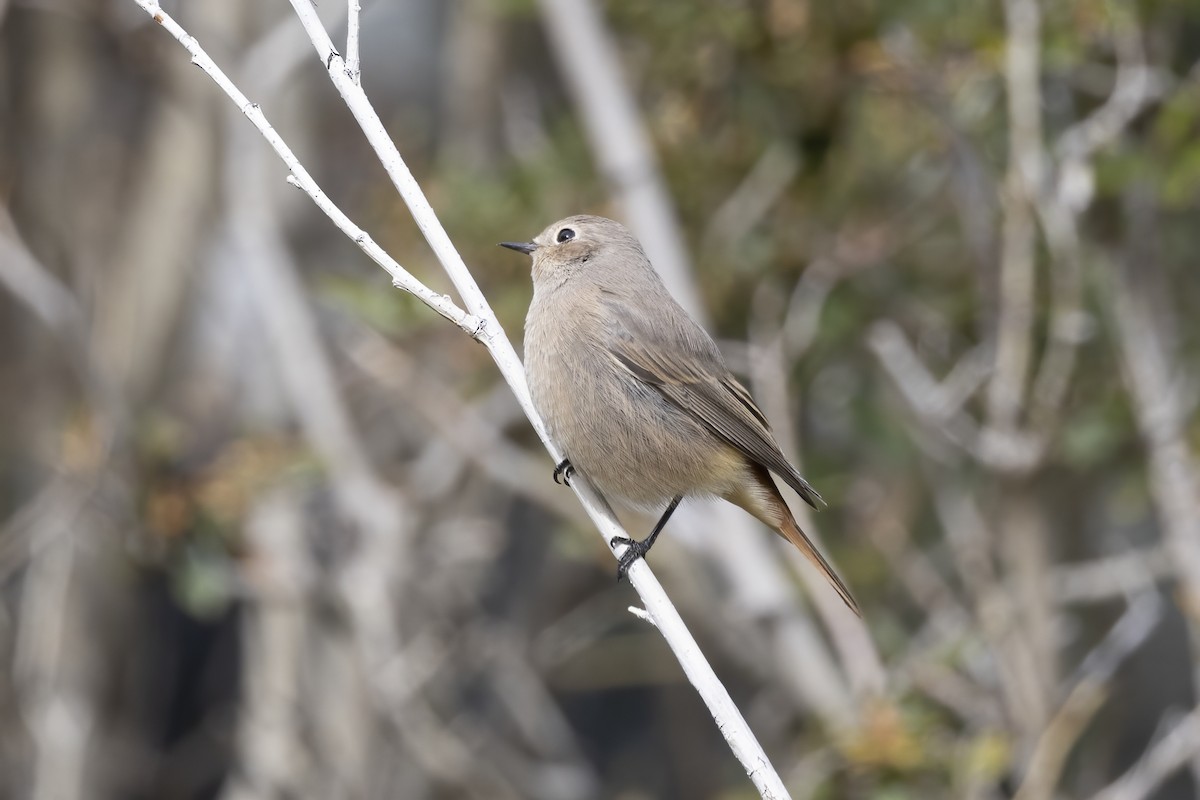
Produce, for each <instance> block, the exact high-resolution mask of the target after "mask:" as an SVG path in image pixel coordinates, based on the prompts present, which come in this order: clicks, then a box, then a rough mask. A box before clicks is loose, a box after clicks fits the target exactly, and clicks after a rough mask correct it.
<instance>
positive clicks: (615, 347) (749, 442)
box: [609, 319, 825, 508]
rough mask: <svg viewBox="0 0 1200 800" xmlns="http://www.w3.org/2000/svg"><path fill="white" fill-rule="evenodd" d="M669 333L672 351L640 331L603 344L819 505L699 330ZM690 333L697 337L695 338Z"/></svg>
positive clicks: (813, 491) (636, 373) (641, 376)
mask: <svg viewBox="0 0 1200 800" xmlns="http://www.w3.org/2000/svg"><path fill="white" fill-rule="evenodd" d="M687 323H691V320H690V319H688V320H687ZM692 325H693V326H694V323H692ZM689 327H690V326H689ZM660 330H661V329H660ZM674 330H675V331H676V332H679V333H681V334H683V335H682V336H681V341H680V342H678V343H677V344H679V345H680V346H678V347H675V346H672V347H670V348H667V347H664V346H662V345H661V344H659V343H657V342H656V341H655V340H654V338H653V334H652V333H650V332H648V331H645V330H644V329H643V330H641V331H636V332H633V333H632V334H631V335H628V336H618V337H615V338H614V339H613V340H612V341H611V342H610V343H609V351H610V353H611V354H612V356H613V358H614V359H616V361H617V363H619V364H620V365H621V366H623V367H624V368H625V369H627V370H629V372H630V373H631V374H633V376H634V377H636V378H637V379H638V380H640V381H642V382H643V383H645V384H647V385H648V386H651V387H653V388H654V389H656V390H658V392H660V393H661V394H662V395H663V397H665V398H666V399H667V400H668V401H670V402H671V403H672V404H674V405H675V406H677V407H678V408H680V409H681V410H683V411H685V412H687V413H688V414H691V415H692V416H694V417H695V418H696V419H698V420H700V421H701V422H703V423H704V424H705V425H706V426H708V428H709V429H710V430H711V431H712V432H713V433H715V434H716V435H717V436H718V437H720V438H721V439H723V440H724V441H726V442H727V443H729V444H730V445H731V446H733V447H734V448H736V449H737V450H739V451H740V452H741V453H742V454H743V455H745V456H746V457H747V458H749V459H750V460H751V461H754V462H755V463H757V464H761V465H762V466H764V467H766V468H767V469H769V470H771V471H772V472H774V473H775V474H776V475H778V476H779V477H781V478H783V479H784V481H786V482H787V484H788V485H789V486H791V487H792V488H793V489H795V490H796V492H797V493H798V494H799V495H800V496H801V497H802V498H804V501H805V502H806V503H808V504H809V505H810V506H812V507H813V508H816V507H817V503H822V504H823V503H824V502H825V501H824V500H822V499H821V495H820V494H818V493H817V490H816V489H814V488H813V487H812V486H810V485H809V484H808V481H806V480H804V478H803V477H802V476H801V475H800V473H799V472H797V471H796V468H795V467H793V466H792V465H791V464H790V463H788V460H787V458H786V457H784V455H783V453H782V452H781V451H780V449H779V445H778V444H776V442H775V437H774V436H773V435H772V434H771V428H770V426H769V425H768V424H767V418H766V417H765V416H764V415H763V413H762V411H761V410H759V408H758V405H757V404H755V402H754V400H753V398H751V397H750V393H749V392H748V391H746V388H745V387H744V386H742V385H741V384H740V383H738V381H737V379H735V378H734V377H733V375H732V374H730V372H729V370H728V369H726V367H725V365H724V363H723V362H722V361H721V360H720V355H719V354H717V352H716V345H714V344H712V340H711V339H708V335H707V334H705V333H703V331H701V330H700V328H699V326H695V332H693V331H690V330H687V329H686V328H685V329H684V330H682V331H681V330H680V329H679V327H674ZM694 333H699V335H700V337H702V338H700V339H697V338H696V337H695V335H694ZM688 334H693V335H688ZM668 352H669V353H670V355H669V356H667V353H668Z"/></svg>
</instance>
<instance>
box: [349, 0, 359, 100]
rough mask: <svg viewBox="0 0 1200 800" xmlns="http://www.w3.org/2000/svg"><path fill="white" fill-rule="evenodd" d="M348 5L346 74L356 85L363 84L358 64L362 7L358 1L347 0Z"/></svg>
mask: <svg viewBox="0 0 1200 800" xmlns="http://www.w3.org/2000/svg"><path fill="white" fill-rule="evenodd" d="M346 5H347V9H346V74H348V75H349V76H350V77H351V78H353V79H354V82H355V83H362V69H361V68H360V67H359V62H358V18H359V12H361V11H362V5H361V4H360V3H359V2H358V0H347V4H346Z"/></svg>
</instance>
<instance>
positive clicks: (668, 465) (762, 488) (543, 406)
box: [500, 215, 862, 616]
mask: <svg viewBox="0 0 1200 800" xmlns="http://www.w3.org/2000/svg"><path fill="white" fill-rule="evenodd" d="M500 246H501V247H506V248H508V249H510V250H516V251H518V252H521V253H525V254H527V255H529V256H531V257H532V270H531V272H532V279H533V298H532V300H531V301H530V304H529V311H528V314H527V315H526V318H525V343H524V346H525V369H526V374H527V376H528V380H529V390H530V395H531V397H532V400H533V404H534V407H535V408H536V409H537V411H538V413H539V414H540V415H541V417H542V418H543V420H544V421H545V423H546V429H547V432H548V434H549V436H550V438H551V439H552V440H553V441H554V443H555V444H556V445H558V447H559V448H560V449H561V450H562V452H563V455H564V456H565V457H564V458H563V460H562V461H561V462H560V463H559V464H558V465H557V466H556V467H555V469H554V472H553V478H554V480H555V482H558V481H559V479H560V478H561V479H562V480H563V481H564V482H569V481H570V480H571V479H572V477H574V476H575V475H576V474H581V475H583V477H584V478H585V479H586V480H587V481H588V483H590V484H591V485H592V486H594V487H595V488H596V489H597V490H598V491H600V492H601V493H602V494H603V495H604V496H605V497H607V498H609V499H611V500H615V501H616V502H618V503H619V504H621V505H623V506H625V507H629V508H634V509H642V510H651V509H657V508H661V507H663V504H664V503H665V504H666V510H665V511H664V512H663V514H662V516H661V517H660V518H659V520H658V522H657V523H656V524H655V526H654V528H653V530H652V531H651V533H650V534H649V535H648V536H647V537H646V538H644V539H642V540H640V541H639V540H637V539H631V538H627V537H613V539H612V540H611V541H610V542H609V544H610V546H611V547H613V548H616V547H617V545H619V544H624V545H626V550H625V551H624V552H623V553H622V554H621V557H620V559H619V564H618V567H617V578H618V580H620V579H621V578H622V577H623V576H625V573H626V572H627V570H628V569H629V566H630V565H631V564H632V563H633V562H634V561H636V560H637V559H639V558H644V557H645V556H646V554H647V553H648V552H649V551H650V548H651V547H652V546H653V545H654V542H655V541H656V540H657V538H658V535H659V533H660V532H661V531H662V529H663V527H664V526H665V525H666V524H667V520H669V519H670V517H671V515H672V514H673V513H674V511H675V509H676V508H677V507H678V505H679V503H680V502H681V501H682V500H683V498H685V497H690V496H716V497H720V498H722V499H724V500H726V501H728V502H730V503H733V504H734V505H737V506H740V507H741V508H743V509H745V510H746V511H747V512H749V513H750V514H752V515H753V516H754V517H756V518H757V519H759V520H760V521H762V522H763V523H764V524H766V525H767V526H768V527H770V528H771V529H773V530H774V531H775V532H777V533H778V534H779V535H780V536H782V537H783V538H784V539H786V540H787V541H789V542H791V543H792V544H793V545H795V547H796V548H797V549H799V550H800V552H801V553H802V554H803V555H804V556H805V557H806V558H807V559H808V560H809V561H811V562H812V563H813V564H814V565H815V566H816V567H817V568H818V569H819V570H820V571H821V573H822V574H823V575H824V577H825V578H826V579H827V580H828V581H829V583H830V584H831V585H832V586H833V588H834V589H835V590H836V591H837V593H838V595H840V596H841V598H842V600H843V601H844V602H845V603H846V605H847V606H848V607H849V608H850V609H851V610H852V611H854V613H855V614H857V615H859V616H862V612H861V610H860V608H859V606H858V603H857V602H856V601H855V600H854V597H853V595H851V593H850V590H849V588H847V586H846V584H845V583H844V582H843V581H842V579H841V578H840V577H839V576H838V574H837V572H836V571H835V570H834V569H833V567H832V566H831V565H830V564H829V562H828V561H827V560H826V559H825V557H824V556H823V555H822V554H821V552H820V551H819V550H817V548H816V546H815V545H814V544H813V542H812V541H811V540H810V539H809V538H808V536H807V535H806V534H805V533H804V531H803V530H801V528H800V526H799V524H798V523H797V522H796V518H795V516H794V515H793V513H792V511H791V509H790V508H789V507H788V505H787V503H786V502H785V501H784V499H783V496H782V495H781V494H780V492H779V489H778V487H777V486H776V484H775V482H774V481H773V479H772V477H771V475H772V473H773V474H775V475H777V476H778V477H779V478H780V479H782V480H783V481H784V483H786V484H787V485H789V486H791V487H792V488H793V489H794V490H795V491H796V492H797V494H799V495H800V497H801V498H803V500H804V501H805V502H806V503H808V504H809V505H810V506H812V507H813V508H817V507H818V505H819V504H821V505H823V504H824V501H823V500H822V498H821V495H820V494H818V493H817V491H816V489H814V488H813V487H812V486H811V485H810V484H809V483H808V481H807V480H805V479H804V477H803V476H802V475H801V474H800V473H799V471H797V469H796V468H795V467H794V466H792V464H791V463H790V462H789V461H788V459H787V457H786V456H784V454H783V451H782V450H781V449H780V447H779V444H778V442H776V440H775V437H774V435H773V434H772V433H771V427H770V424H769V423H768V421H767V418H766V416H765V415H764V414H763V412H762V410H761V409H759V407H758V405H757V404H756V403H755V402H754V399H753V398H752V397H751V396H750V393H749V392H748V391H747V390H746V388H745V387H744V386H743V385H742V384H741V383H740V382H739V381H738V380H737V378H735V377H734V375H733V373H732V372H730V370H729V368H728V367H727V366H726V364H725V359H724V358H723V356H722V355H721V352H720V350H719V349H718V348H717V345H716V343H715V342H714V341H713V339H712V337H711V336H709V335H708V333H707V332H706V331H705V330H704V329H703V328H702V327H701V326H700V325H699V324H698V323H697V322H696V321H695V320H693V319H692V317H691V316H690V315H689V314H688V313H687V312H686V311H685V310H684V309H683V307H682V306H680V305H679V303H677V302H676V301H675V299H674V298H673V297H672V296H671V294H670V292H669V291H668V290H667V288H666V286H665V285H664V284H663V282H662V279H661V278H660V277H659V275H658V273H657V272H656V271H655V270H654V267H653V266H652V265H651V263H650V260H649V258H648V257H647V256H646V253H645V251H644V250H643V249H642V246H641V244H640V243H639V242H638V240H637V238H636V237H635V236H634V235H633V234H632V233H631V232H630V231H629V230H628V229H627V228H626V227H625V226H624V225H622V224H621V223H619V222H616V221H614V220H611V219H606V218H604V217H598V216H592V215H576V216H570V217H566V218H565V219H561V220H559V221H558V222H555V223H554V224H552V225H550V226H549V227H547V228H546V229H545V230H543V231H542V232H541V233H539V234H538V235H537V236H535V237H534V238H533V239H532V240H530V241H528V242H501V243H500Z"/></svg>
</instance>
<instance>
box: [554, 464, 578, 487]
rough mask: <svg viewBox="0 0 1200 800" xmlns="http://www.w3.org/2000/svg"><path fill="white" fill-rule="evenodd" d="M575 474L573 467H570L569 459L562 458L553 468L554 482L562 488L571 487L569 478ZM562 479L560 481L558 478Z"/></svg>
mask: <svg viewBox="0 0 1200 800" xmlns="http://www.w3.org/2000/svg"><path fill="white" fill-rule="evenodd" d="M574 474H575V467H573V466H571V459H569V458H564V459H563V460H562V461H560V462H558V465H557V466H556V467H555V468H554V482H555V483H561V484H562V485H563V486H570V485H571V476H572V475H574ZM560 477H561V478H562V480H561V481H560V480H559V478H560Z"/></svg>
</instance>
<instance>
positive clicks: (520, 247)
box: [500, 242, 538, 255]
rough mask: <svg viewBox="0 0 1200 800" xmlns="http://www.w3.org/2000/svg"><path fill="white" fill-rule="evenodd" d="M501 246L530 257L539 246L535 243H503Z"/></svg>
mask: <svg viewBox="0 0 1200 800" xmlns="http://www.w3.org/2000/svg"><path fill="white" fill-rule="evenodd" d="M500 246H501V247H507V248H508V249H509V250H516V251H517V252H518V253H524V254H525V255H529V254H530V253H532V252H533V251H534V250H537V249H538V246H537V245H536V244H534V243H533V242H501V243H500Z"/></svg>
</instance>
